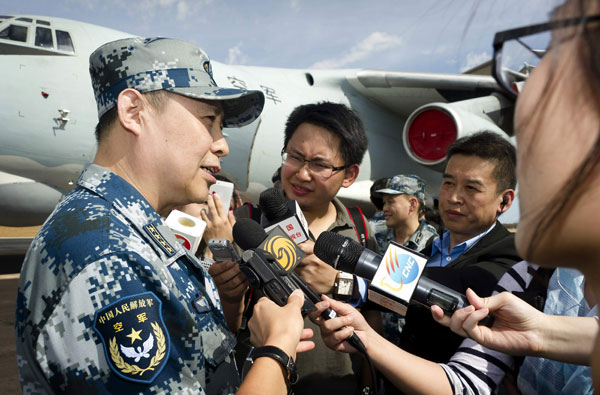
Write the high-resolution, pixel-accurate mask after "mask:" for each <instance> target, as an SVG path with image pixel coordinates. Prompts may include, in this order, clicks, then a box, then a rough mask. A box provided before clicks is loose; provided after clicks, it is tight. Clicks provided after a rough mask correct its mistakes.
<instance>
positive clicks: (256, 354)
mask: <svg viewBox="0 0 600 395" xmlns="http://www.w3.org/2000/svg"><path fill="white" fill-rule="evenodd" d="M260 357H269V358H272V359H274V360H276V361H277V362H279V363H280V364H281V365H282V366H283V367H284V368H285V370H286V371H287V377H285V383H286V385H287V387H288V389H290V387H291V386H292V385H294V384H296V383H297V382H298V371H297V370H296V364H295V363H294V360H293V359H292V357H290V356H289V355H287V354H286V353H285V351H283V350H282V349H281V348H279V347H275V346H262V347H257V348H254V347H253V348H252V349H251V350H250V352H249V353H248V356H247V357H246V361H245V362H244V366H243V369H242V377H245V376H246V374H247V373H248V371H249V370H250V367H251V366H252V364H254V361H255V360H256V359H258V358H260Z"/></svg>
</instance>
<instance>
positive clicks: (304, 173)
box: [296, 162, 311, 180]
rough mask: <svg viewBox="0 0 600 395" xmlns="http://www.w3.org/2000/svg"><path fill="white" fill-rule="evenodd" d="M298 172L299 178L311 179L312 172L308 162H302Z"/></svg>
mask: <svg viewBox="0 0 600 395" xmlns="http://www.w3.org/2000/svg"><path fill="white" fill-rule="evenodd" d="M296 174H297V175H298V178H299V179H301V180H310V179H311V174H310V170H308V162H304V163H303V164H302V166H300V167H299V168H298V171H297V172H296Z"/></svg>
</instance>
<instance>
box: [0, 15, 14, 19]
mask: <svg viewBox="0 0 600 395" xmlns="http://www.w3.org/2000/svg"><path fill="white" fill-rule="evenodd" d="M10 18H12V16H10V15H0V19H10Z"/></svg>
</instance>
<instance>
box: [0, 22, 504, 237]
mask: <svg viewBox="0 0 600 395" xmlns="http://www.w3.org/2000/svg"><path fill="white" fill-rule="evenodd" d="M130 36H131V35H130V34H127V33H124V32H119V31H115V30H111V29H107V28H104V27H100V26H95V25H91V24H87V23H82V22H77V21H72V20H67V19H62V18H55V17H44V16H35V15H11V16H8V15H4V16H0V74H1V75H2V80H1V81H0V125H1V126H0V225H5V226H26V225H36V224H41V223H42V222H43V221H44V219H45V218H46V217H47V216H48V215H49V214H50V212H51V211H52V209H53V208H54V206H55V205H56V203H57V202H58V201H59V200H60V198H61V196H62V195H63V194H64V193H66V192H68V191H69V190H70V189H72V188H73V187H74V183H75V181H76V180H77V177H78V176H79V173H80V172H81V170H82V168H83V167H84V166H85V165H86V164H87V163H89V162H90V161H91V160H92V159H93V157H94V153H95V149H96V143H95V139H94V132H93V131H94V127H95V125H96V122H97V112H96V105H95V101H94V96H93V92H92V88H91V82H90V77H89V73H88V57H89V55H90V53H91V52H92V51H93V50H94V49H96V48H97V47H98V46H100V45H101V44H103V43H106V42H109V41H112V40H116V39H120V38H124V37H130ZM212 67H213V73H214V77H215V80H216V81H217V84H218V85H219V86H230V87H237V88H245V89H257V90H261V91H263V92H264V94H265V97H266V104H265V109H264V111H263V113H262V115H261V117H260V118H259V119H258V120H257V121H255V122H253V123H252V124H250V125H247V126H245V127H243V128H241V129H240V130H232V129H225V130H224V132H225V133H226V136H228V138H227V140H228V143H229V147H230V151H231V152H230V155H229V156H228V157H226V158H224V159H223V161H222V168H223V172H224V173H226V174H228V175H230V176H231V177H232V178H233V179H234V180H235V181H236V182H237V183H238V184H239V187H240V189H241V190H242V191H246V192H247V193H248V194H249V195H250V196H253V197H257V196H258V194H259V193H260V192H261V191H262V190H263V189H265V188H267V187H269V186H271V185H272V183H271V177H272V175H273V173H274V172H275V170H276V169H277V168H278V167H279V166H280V163H281V157H280V151H281V147H282V145H283V129H284V124H285V120H286V118H287V116H288V115H289V114H290V112H291V111H292V109H293V108H294V107H296V106H298V105H300V104H304V103H311V102H318V101H322V100H330V101H334V102H339V103H344V104H347V105H348V106H350V107H351V108H353V109H354V110H355V111H357V112H358V114H359V115H360V117H361V118H362V120H363V121H364V124H365V127H366V129H367V133H368V138H369V146H368V151H367V154H366V156H365V159H364V161H363V163H362V166H361V170H360V175H359V178H358V180H357V182H356V183H355V184H354V185H353V186H352V187H350V188H348V189H343V190H342V191H340V195H339V196H340V198H342V200H344V201H345V202H346V203H349V204H352V205H355V204H359V205H361V207H363V208H364V209H365V210H366V211H367V212H370V211H371V208H370V207H371V206H370V203H369V188H370V186H371V184H372V180H375V179H377V178H380V177H387V176H391V175H394V174H399V173H415V174H419V175H421V176H422V177H424V178H425V179H426V180H427V181H428V192H429V193H431V194H432V195H433V196H435V195H436V194H437V190H438V187H439V184H440V181H441V176H440V173H439V170H440V166H441V164H442V163H443V161H444V158H445V154H446V148H447V147H448V145H449V144H450V143H451V142H453V141H454V140H456V139H457V138H459V137H462V136H465V135H468V134H471V133H474V132H477V131H480V130H491V131H494V132H497V133H499V134H502V135H503V136H505V137H507V138H510V136H511V135H512V124H511V121H512V112H513V103H512V102H511V101H510V100H508V99H507V98H505V97H504V96H502V94H501V93H500V89H499V87H498V86H497V84H496V82H495V81H494V80H493V78H492V77H490V76H482V75H463V74H460V75H455V74H426V73H408V72H399V71H380V70H364V69H344V70H310V69H281V68H268V67H251V66H235V65H227V64H223V63H219V62H215V61H213V64H212Z"/></svg>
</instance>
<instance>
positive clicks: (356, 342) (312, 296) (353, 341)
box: [290, 272, 367, 353]
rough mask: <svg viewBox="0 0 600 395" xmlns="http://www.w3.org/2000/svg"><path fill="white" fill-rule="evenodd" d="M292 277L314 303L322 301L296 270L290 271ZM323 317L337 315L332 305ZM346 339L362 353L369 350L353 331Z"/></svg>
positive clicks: (322, 314)
mask: <svg viewBox="0 0 600 395" xmlns="http://www.w3.org/2000/svg"><path fill="white" fill-rule="evenodd" d="M290 277H291V278H292V279H293V281H294V283H296V284H298V287H299V288H300V289H301V290H302V292H304V294H305V295H306V296H307V297H308V299H310V300H311V301H312V302H313V303H315V304H316V303H319V302H322V299H321V297H320V296H319V294H318V293H317V292H316V291H315V290H314V289H312V287H311V286H310V285H308V284H307V283H306V282H305V281H304V280H302V278H301V277H300V276H299V275H298V274H297V273H296V272H292V273H290ZM321 317H322V318H323V319H324V320H330V319H332V318H335V317H337V313H336V312H335V311H334V310H333V309H332V308H331V307H328V308H327V310H325V311H323V312H322V313H321ZM346 341H347V342H348V343H350V344H351V345H352V346H353V347H354V348H356V349H357V350H358V351H360V352H362V353H366V352H367V349H366V347H365V345H364V344H363V342H362V341H361V340H360V338H359V337H358V336H357V335H356V333H354V332H352V334H351V335H350V336H349V337H347V338H346Z"/></svg>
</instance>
